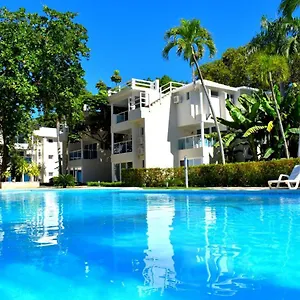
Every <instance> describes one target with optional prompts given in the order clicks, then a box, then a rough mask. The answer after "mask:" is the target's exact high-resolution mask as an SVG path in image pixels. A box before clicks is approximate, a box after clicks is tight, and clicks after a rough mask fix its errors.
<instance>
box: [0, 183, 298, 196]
mask: <svg viewBox="0 0 300 300" xmlns="http://www.w3.org/2000/svg"><path fill="white" fill-rule="evenodd" d="M97 190H98V191H102V192H105V191H107V192H116V193H124V194H126V193H143V194H199V195H209V194H214V195H216V194H217V195H243V194H245V195H297V196H299V197H300V189H298V190H289V189H269V188H267V187H261V188H260V187H247V188H245V187H240V188H239V187H212V188H189V189H185V188H182V189H172V188H140V187H84V186H82V187H73V188H55V187H40V188H32V189H14V190H0V194H1V193H5V194H6V193H23V192H24V193H28V192H37V191H40V192H46V191H53V192H54V191H56V192H72V191H73V192H75V191H97Z"/></svg>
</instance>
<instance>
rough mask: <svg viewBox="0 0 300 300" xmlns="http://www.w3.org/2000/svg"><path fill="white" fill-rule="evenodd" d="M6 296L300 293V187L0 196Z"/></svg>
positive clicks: (0, 274) (0, 269) (1, 294)
mask: <svg viewBox="0 0 300 300" xmlns="http://www.w3.org/2000/svg"><path fill="white" fill-rule="evenodd" d="M0 197H1V198H0V299H1V300H2V299H3V300H6V299H25V300H27V299H43V300H48V299H108V300H109V299H130V300H134V299H162V298H163V299H168V300H169V299H185V298H189V299H216V298H220V297H223V298H224V297H225V298H226V297H231V298H233V299H300V272H299V269H300V259H299V254H300V250H299V249H300V234H299V228H300V202H299V200H300V194H299V193H296V194H291V193H287V194H286V195H284V194H278V195H277V194H270V193H268V194H265V195H263V194H241V195H240V196H238V195H237V194H235V195H234V194H228V195H226V194H220V193H215V194H214V193H206V194H205V193H178V192H176V193H159V192H147V193H142V192H119V191H118V192H117V191H111V192H107V191H97V190H88V191H84V190H76V191H75V190H74V191H55V190H53V191H37V192H31V193H22V192H11V193H9V192H5V193H2V194H0Z"/></svg>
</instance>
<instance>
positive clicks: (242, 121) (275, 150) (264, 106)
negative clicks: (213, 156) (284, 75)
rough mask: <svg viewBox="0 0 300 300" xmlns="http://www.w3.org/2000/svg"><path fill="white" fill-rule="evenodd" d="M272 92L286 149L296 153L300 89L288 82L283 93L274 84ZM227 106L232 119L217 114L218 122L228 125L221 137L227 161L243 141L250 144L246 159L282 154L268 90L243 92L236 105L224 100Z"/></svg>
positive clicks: (260, 158)
mask: <svg viewBox="0 0 300 300" xmlns="http://www.w3.org/2000/svg"><path fill="white" fill-rule="evenodd" d="M275 95H276V100H277V103H278V106H279V109H280V111H281V117H282V122H283V126H284V128H285V132H284V134H285V137H286V139H287V144H288V147H289V149H288V150H289V152H290V153H291V155H292V156H294V157H295V156H297V147H298V135H299V133H300V130H299V124H300V90H299V87H298V86H296V85H294V86H291V87H290V88H289V89H288V91H287V93H286V94H285V96H284V97H283V96H281V94H280V92H279V89H278V88H277V86H275ZM226 107H227V109H228V111H229V114H230V116H231V118H232V121H227V120H224V119H222V118H219V122H220V123H222V124H223V125H225V126H227V127H228V128H229V131H228V132H226V133H225V134H224V135H223V140H224V144H225V147H226V149H227V152H228V156H229V160H230V161H234V160H235V158H234V156H235V154H236V152H237V151H238V150H239V149H241V148H242V149H243V148H244V146H245V145H247V146H248V147H249V153H246V155H245V156H246V157H247V156H248V160H265V159H272V158H281V157H283V156H284V141H283V138H282V136H281V134H280V124H279V120H278V116H277V113H276V109H275V103H274V101H273V100H272V98H271V95H270V94H267V93H264V92H262V91H259V92H256V93H254V94H253V95H243V96H241V97H240V98H239V104H238V105H235V104H233V103H231V101H230V100H227V102H226ZM241 145H243V147H240V146H241ZM217 146H218V145H217ZM246 149H247V148H246Z"/></svg>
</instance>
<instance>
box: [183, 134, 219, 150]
mask: <svg viewBox="0 0 300 300" xmlns="http://www.w3.org/2000/svg"><path fill="white" fill-rule="evenodd" d="M204 144H205V147H213V144H214V142H213V140H211V139H204ZM200 147H202V142H201V135H200V134H197V135H190V136H185V137H183V138H180V139H179V140H178V149H179V150H185V149H195V148H200Z"/></svg>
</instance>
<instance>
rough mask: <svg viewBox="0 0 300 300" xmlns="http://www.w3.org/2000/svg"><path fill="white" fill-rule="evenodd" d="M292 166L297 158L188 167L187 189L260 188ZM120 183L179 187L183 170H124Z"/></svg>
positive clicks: (296, 162) (299, 161)
mask: <svg viewBox="0 0 300 300" xmlns="http://www.w3.org/2000/svg"><path fill="white" fill-rule="evenodd" d="M296 164H300V158H296V159H281V160H272V161H260V162H246V163H230V164H226V165H220V164H217V165H215V164H214V165H201V166H196V167H190V168H189V186H191V187H264V186H267V182H268V180H271V179H277V178H278V176H279V175H280V174H290V173H291V171H292V169H293V167H294V166H295V165H296ZM122 181H123V184H124V186H137V187H165V186H166V185H168V186H183V185H184V168H183V167H180V168H169V169H160V168H155V169H124V170H122Z"/></svg>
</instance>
